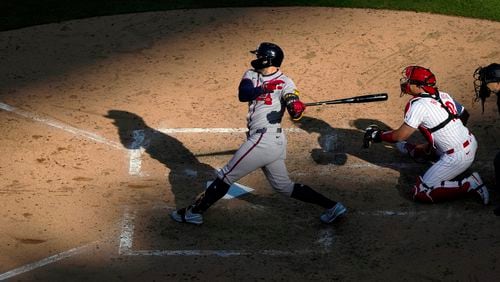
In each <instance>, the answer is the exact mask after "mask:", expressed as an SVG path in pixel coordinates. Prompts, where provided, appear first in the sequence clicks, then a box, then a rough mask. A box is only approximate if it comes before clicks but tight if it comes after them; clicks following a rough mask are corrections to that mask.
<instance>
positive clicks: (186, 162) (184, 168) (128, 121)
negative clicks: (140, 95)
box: [105, 110, 215, 207]
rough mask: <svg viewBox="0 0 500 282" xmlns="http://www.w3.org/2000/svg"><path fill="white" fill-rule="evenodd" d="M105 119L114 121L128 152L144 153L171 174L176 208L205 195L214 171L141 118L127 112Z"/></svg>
mask: <svg viewBox="0 0 500 282" xmlns="http://www.w3.org/2000/svg"><path fill="white" fill-rule="evenodd" d="M105 117H107V118H109V119H112V120H113V124H114V125H115V126H116V128H117V129H118V135H119V136H120V141H121V143H122V144H123V146H124V147H125V148H127V149H129V150H144V152H145V153H147V154H149V156H150V157H151V158H153V159H155V160H157V161H159V162H160V163H162V164H164V165H165V166H166V167H167V168H168V169H169V170H170V172H169V174H168V181H169V183H170V185H171V187H172V193H173V195H174V196H175V204H176V207H179V206H185V205H188V204H189V203H191V202H192V201H193V199H194V197H195V196H196V195H197V194H198V193H200V192H202V191H203V190H202V189H203V187H205V183H206V181H207V180H211V179H213V177H214V175H215V168H213V167H212V166H210V165H207V164H205V163H201V162H200V161H198V159H197V158H196V157H195V156H194V155H193V153H192V152H191V151H190V150H189V149H187V148H186V147H185V146H184V145H183V144H182V142H180V141H179V140H177V139H176V138H174V137H172V136H169V135H167V134H165V133H162V132H160V131H158V130H155V129H154V128H151V127H149V126H148V125H147V124H146V122H145V121H144V120H143V119H142V118H141V117H140V116H138V115H136V114H134V113H130V112H127V111H120V110H110V111H108V114H107V115H106V116H105Z"/></svg>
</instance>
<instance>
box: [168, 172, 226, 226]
mask: <svg viewBox="0 0 500 282" xmlns="http://www.w3.org/2000/svg"><path fill="white" fill-rule="evenodd" d="M230 186H231V185H229V184H227V183H226V182H224V181H223V180H222V179H220V178H218V177H217V178H216V179H215V180H214V181H213V182H212V183H211V184H210V186H208V188H207V189H206V190H205V191H204V192H202V193H201V194H200V195H198V197H197V198H196V200H195V202H194V204H192V205H191V206H189V207H187V208H182V209H179V210H176V211H174V212H172V213H171V214H170V216H171V217H172V219H173V220H175V221H177V222H187V223H192V224H197V225H198V224H202V223H203V216H202V215H201V214H202V213H203V212H205V211H206V210H207V209H208V208H209V207H210V206H211V205H213V204H214V203H215V202H217V201H218V200H220V198H222V197H224V195H225V194H226V193H227V191H229V187H230Z"/></svg>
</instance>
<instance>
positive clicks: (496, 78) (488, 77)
mask: <svg viewBox="0 0 500 282" xmlns="http://www.w3.org/2000/svg"><path fill="white" fill-rule="evenodd" d="M473 77H474V90H475V92H476V101H478V100H481V105H482V108H483V112H484V102H485V101H486V98H488V97H489V96H490V95H491V93H493V94H495V95H497V110H498V113H499V114H500V64H497V63H492V64H489V65H487V66H485V67H478V68H477V69H476V70H475V71H474V74H473ZM496 137H498V136H496ZM493 166H494V168H495V184H496V189H497V191H500V149H499V148H497V153H496V156H495V160H494V161H493ZM494 213H495V214H496V215H499V216H500V205H499V206H497V207H496V208H495V210H494Z"/></svg>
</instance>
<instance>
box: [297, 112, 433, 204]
mask: <svg viewBox="0 0 500 282" xmlns="http://www.w3.org/2000/svg"><path fill="white" fill-rule="evenodd" d="M297 125H298V126H299V127H300V128H301V129H303V130H305V131H307V132H308V133H317V134H319V137H318V144H319V145H320V147H321V148H320V149H313V150H312V151H311V157H312V159H313V160H314V161H315V162H316V163H317V164H319V165H337V166H342V165H345V164H346V162H347V159H348V158H349V157H355V158H359V159H361V160H363V161H365V162H368V163H369V164H371V165H375V166H380V167H383V168H389V169H392V170H395V171H398V172H399V173H400V177H399V179H398V185H397V186H396V187H395V188H396V189H397V190H398V192H399V194H400V195H401V196H402V197H403V198H405V199H408V200H410V199H411V196H410V194H409V191H410V188H411V185H413V183H414V181H415V177H416V176H417V175H419V174H422V173H424V172H425V169H426V168H427V166H426V164H424V163H422V164H417V163H415V162H414V161H413V160H411V159H409V158H408V157H407V156H405V155H403V154H401V153H400V152H399V151H398V149H397V148H396V146H395V145H394V144H389V143H383V144H372V145H371V147H370V148H363V147H362V145H363V136H364V130H365V129H366V128H367V127H368V126H369V125H377V126H378V127H379V128H380V129H382V130H390V129H391V128H390V127H389V126H388V125H387V124H385V123H383V122H381V121H378V120H373V119H356V120H354V121H352V122H351V126H352V127H354V128H356V129H342V128H334V127H332V126H331V125H330V124H328V123H327V122H325V121H323V120H321V119H317V118H314V117H310V116H306V117H303V118H302V119H301V120H300V121H298V122H297ZM414 138H415V139H418V137H414ZM412 140H413V138H412ZM415 141H416V140H415Z"/></svg>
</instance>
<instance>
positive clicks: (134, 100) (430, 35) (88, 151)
mask: <svg viewBox="0 0 500 282" xmlns="http://www.w3.org/2000/svg"><path fill="white" fill-rule="evenodd" d="M498 38H500V23H498V22H490V21H483V20H475V19H467V18H457V17H448V16H441V15H429V14H422V13H415V12H394V11H373V10H361V9H337V8H298V7H292V8H250V9H230V8H225V9H208V10H178V11H169V12H157V13H143V14H130V15H119V16H112V17H99V18H90V19H84V20H75V21H71V22H64V23H57V24H49V25H42V26H36V27H30V28H25V29H19V30H13V31H7V32H2V33H0V49H1V50H2V52H1V53H0V58H1V61H2V64H1V66H0V77H2V79H1V80H0V103H1V104H0V106H1V110H0V120H1V127H0V132H1V137H0V138H1V139H0V140H1V143H2V146H0V153H1V155H2V159H3V162H2V164H1V165H0V201H1V203H2V209H1V211H0V223H1V226H2V228H1V231H0V250H1V251H0V278H7V279H12V280H14V281H16V280H20V281H31V280H50V281H55V280H68V279H71V280H76V281H79V280H130V281H153V280H156V281H158V280H160V281H170V280H173V281H175V280H210V281H230V280H243V281H255V280H283V281H301V280H327V281H331V280H341V281H370V280H378V281H381V280H392V281H443V280H444V281H455V280H458V281H464V280H472V281H493V280H495V279H497V278H498V277H500V261H499V260H498V254H499V253H500V239H499V238H500V236H499V234H500V221H499V219H498V217H495V216H494V215H493V213H492V205H490V206H487V207H485V206H483V205H482V204H481V203H480V202H479V199H478V198H475V197H472V196H471V197H469V198H464V199H459V200H456V201H451V202H447V203H442V204H435V205H427V204H420V203H415V202H413V201H412V200H411V199H410V197H409V195H408V192H409V190H410V186H411V184H412V183H413V181H414V179H415V175H417V174H419V173H422V172H424V171H425V169H426V168H427V167H428V164H423V163H415V162H413V161H412V160H410V159H408V158H407V157H405V156H402V155H400V154H399V153H398V152H397V151H396V150H395V148H394V147H393V146H391V145H387V144H375V145H374V146H372V148H371V149H369V150H366V149H362V148H361V138H362V135H363V132H362V129H363V128H365V127H366V126H367V125H368V124H371V123H376V124H379V125H381V126H382V127H386V128H394V127H397V126H399V125H400V124H401V122H402V112H403V108H404V106H405V104H406V101H407V99H408V97H403V98H400V97H399V85H398V82H399V77H400V72H401V69H402V68H403V67H404V66H406V65H410V64H420V65H424V66H427V67H430V68H431V69H432V70H433V71H434V72H435V74H436V75H437V78H438V83H439V87H440V89H442V90H443V91H445V92H448V93H451V94H452V95H453V96H454V97H455V98H456V99H457V100H459V101H460V102H462V103H463V104H464V106H465V107H466V108H467V109H468V110H469V111H470V113H471V118H470V121H469V128H470V129H471V131H472V132H473V133H474V134H475V135H476V137H477V139H478V140H479V151H478V154H477V160H476V162H475V164H474V165H473V167H472V169H474V170H476V171H479V172H480V174H481V175H482V176H483V178H484V181H485V182H486V184H487V185H488V186H490V187H493V184H494V180H493V168H492V160H493V156H494V154H495V153H496V152H497V151H498V148H499V144H498V136H499V123H498V115H497V113H496V109H495V108H494V106H495V105H494V104H495V103H494V101H489V103H487V104H486V108H485V111H484V114H483V113H482V111H481V107H480V105H479V103H474V102H473V84H472V82H473V80H472V72H473V71H474V69H475V68H476V67H478V66H480V65H486V64H489V63H491V62H493V61H495V60H498V58H500V51H499V50H498ZM262 41H271V42H275V43H277V44H279V45H280V46H281V47H282V48H283V49H284V51H285V60H284V63H283V68H282V69H283V71H284V72H285V73H286V74H288V75H289V76H290V77H291V78H292V79H294V81H295V82H296V84H297V86H298V88H299V90H300V91H301V97H302V100H303V101H305V102H309V101H320V100H329V99H334V98H343V97H350V96H356V95H362V94H369V93H379V92H387V93H389V99H388V101H386V102H381V103H371V104H356V105H354V104H353V105H336V106H320V107H310V108H308V109H307V111H306V116H305V117H304V118H303V119H302V120H301V122H299V123H293V122H291V121H290V120H289V118H288V116H286V117H285V119H284V120H283V127H284V128H287V129H290V130H289V131H288V133H287V136H288V141H289V146H288V158H287V165H288V169H289V172H290V175H291V177H292V178H293V179H294V180H295V181H297V182H301V183H305V184H308V185H310V186H312V187H313V188H315V189H316V190H318V191H320V192H322V193H324V194H325V195H327V196H329V197H331V198H333V199H336V200H340V201H342V202H343V203H344V204H345V205H346V206H347V207H348V209H349V214H348V216H347V217H346V218H345V219H344V220H343V221H342V222H339V223H336V224H333V225H324V224H321V223H320V222H319V219H318V216H319V215H320V213H321V212H322V210H321V209H320V208H318V207H316V206H313V205H309V204H305V203H301V202H297V201H295V200H292V199H288V198H284V197H282V196H280V195H278V194H276V193H274V192H273V191H272V190H271V188H270V186H269V184H268V183H267V182H266V180H265V178H264V176H263V174H262V173H261V172H260V171H257V172H255V173H252V174H251V175H249V176H247V177H245V178H243V179H242V180H240V181H239V183H240V184H242V185H245V186H248V187H251V188H252V189H254V191H252V192H251V193H249V194H246V195H244V196H241V197H239V198H236V199H231V200H221V201H219V202H218V203H217V204H216V205H215V206H213V207H212V208H211V209H210V210H209V212H207V213H206V215H205V223H204V224H203V225H202V226H189V225H188V226H186V225H181V224H177V223H174V222H172V221H171V220H170V218H169V217H168V214H169V212H171V211H172V210H173V209H174V208H175V207H180V206H184V205H186V204H188V203H190V201H191V200H192V199H193V197H194V196H195V195H196V194H197V193H199V192H200V191H202V189H203V187H204V186H205V184H206V181H208V180H211V179H212V178H213V175H214V170H215V169H217V168H220V167H221V166H223V165H224V164H225V163H226V161H227V160H229V158H230V157H231V152H233V151H234V150H235V149H237V148H238V146H239V145H240V144H241V143H242V142H243V140H244V138H245V135H244V133H242V132H228V133H227V132H221V131H222V130H220V129H237V128H244V127H245V125H246V124H245V116H246V104H244V103H240V102H238V100H237V97H236V88H237V86H238V83H239V80H240V78H241V75H242V74H243V72H244V71H245V70H246V69H247V68H248V67H249V62H250V60H251V59H252V56H251V54H250V53H248V51H249V50H251V49H254V48H255V47H256V46H257V45H258V43H260V42H262ZM491 99H493V98H491ZM195 128H201V129H204V130H205V131H204V132H199V133H196V132H193V131H194V129H195ZM173 129H188V130H187V131H186V132H179V130H177V131H175V130H173ZM229 131H230V130H229ZM415 139H416V140H419V137H418V136H416V137H415ZM139 165H140V166H139ZM490 190H491V197H492V202H493V204H498V202H499V200H498V195H497V192H496V191H494V190H493V189H490Z"/></svg>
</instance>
